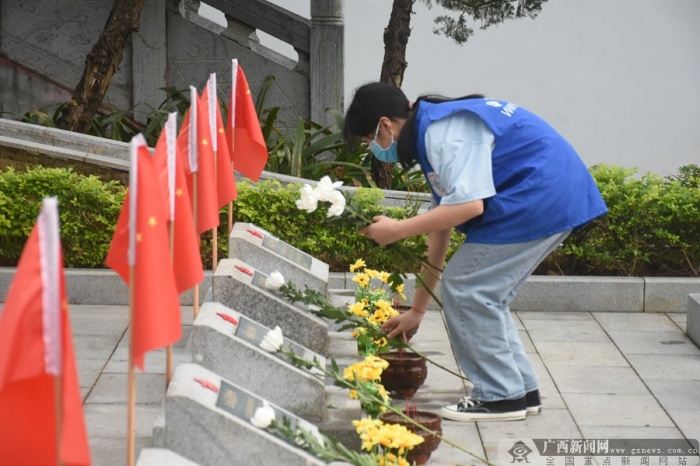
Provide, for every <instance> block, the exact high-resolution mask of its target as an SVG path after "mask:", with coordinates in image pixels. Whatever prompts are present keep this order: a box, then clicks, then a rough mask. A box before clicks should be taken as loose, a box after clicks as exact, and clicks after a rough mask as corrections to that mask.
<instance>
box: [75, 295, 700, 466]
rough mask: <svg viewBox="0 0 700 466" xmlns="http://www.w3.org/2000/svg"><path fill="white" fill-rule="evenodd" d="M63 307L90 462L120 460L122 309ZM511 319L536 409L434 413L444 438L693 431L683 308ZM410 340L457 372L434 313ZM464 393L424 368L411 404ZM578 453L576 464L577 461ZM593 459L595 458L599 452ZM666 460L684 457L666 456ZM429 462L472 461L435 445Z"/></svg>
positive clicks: (147, 433)
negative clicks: (506, 414)
mask: <svg viewBox="0 0 700 466" xmlns="http://www.w3.org/2000/svg"><path fill="white" fill-rule="evenodd" d="M70 313H71V319H72V328H73V334H74V340H75V347H76V357H77V360H78V370H79V377H80V386H81V391H82V395H83V399H84V412H85V419H86V422H87V427H88V435H89V438H90V448H91V452H92V456H93V464H94V465H96V466H112V465H123V464H124V463H125V451H126V443H125V439H126V416H127V414H126V386H127V358H128V346H127V345H128V308H127V307H125V306H99V305H71V306H70ZM182 317H183V325H184V326H183V338H182V340H181V341H180V342H179V343H178V344H177V345H175V347H174V361H175V364H177V363H178V362H181V361H190V360H191V356H190V353H189V348H188V346H187V340H188V337H189V334H190V330H191V324H192V308H191V307H188V306H185V307H183V310H182ZM514 317H516V323H517V325H518V328H519V330H520V335H521V338H522V340H523V342H524V344H525V346H526V348H527V351H528V352H529V354H530V356H531V359H532V361H533V363H534V365H535V368H536V370H537V373H538V376H539V377H540V382H541V387H542V388H541V393H542V397H543V406H544V413H543V414H542V415H540V416H531V417H528V418H527V419H526V420H525V421H515V422H513V421H510V422H493V421H492V422H478V423H458V422H454V421H449V420H443V435H444V436H445V437H446V438H448V439H450V440H452V441H454V442H455V443H457V444H459V445H461V446H463V447H466V448H467V449H469V450H470V451H472V452H473V453H475V454H476V455H478V456H480V457H482V458H487V459H488V460H489V461H491V462H493V463H494V464H499V465H500V464H510V463H512V462H513V460H514V457H513V456H512V455H511V454H509V453H508V450H510V449H511V448H512V447H513V445H514V444H515V443H516V442H518V441H520V440H522V441H524V442H526V443H527V442H528V441H531V439H543V438H546V439H550V438H551V439H583V438H587V439H699V438H700V349H698V347H697V346H695V345H694V344H693V343H692V342H691V341H690V340H689V339H688V338H687V336H686V335H685V333H684V327H685V314H684V313H669V314H660V313H653V314H652V313H639V312H634V313H630V312H622V313H614V312H564V311H561V312H533V311H520V312H516V313H514ZM413 344H414V346H415V347H416V349H417V350H418V351H421V352H424V353H425V354H426V355H428V356H429V357H431V358H434V359H435V360H436V361H438V362H440V363H441V364H445V365H447V366H449V367H452V368H453V369H456V365H455V362H454V357H453V355H452V349H451V346H450V344H449V340H448V339H447V333H446V330H445V326H444V322H443V319H442V314H441V312H440V311H429V312H428V313H427V314H426V317H425V318H424V320H423V323H422V324H421V328H420V331H419V332H418V334H417V336H416V337H415V338H414V341H413ZM164 373H165V351H164V350H159V351H155V352H152V353H149V354H148V355H147V357H146V368H145V372H143V373H137V377H136V400H137V409H136V439H137V440H136V447H137V450H140V449H142V448H144V447H148V446H150V444H151V436H152V429H153V425H154V422H155V421H156V419H157V418H158V417H159V416H161V403H162V400H163V395H164V391H165V378H164ZM464 394H465V387H464V384H463V383H462V381H461V380H460V379H458V378H457V377H455V376H454V375H451V374H449V373H447V372H445V371H443V370H441V369H439V368H437V367H435V366H431V367H429V372H428V379H427V380H426V383H425V385H424V386H423V387H422V388H421V389H420V390H419V391H418V393H417V395H416V397H415V401H416V403H417V406H418V408H419V409H423V410H438V409H439V408H440V407H441V406H442V405H444V404H449V403H454V402H455V401H456V400H457V399H458V398H460V397H461V396H464ZM137 455H138V453H137ZM616 458H617V459H616ZM528 459H529V460H530V463H532V464H538V463H537V461H538V460H541V461H544V458H543V457H539V456H535V454H531V455H530V456H529V458H528ZM555 459H556V460H558V461H561V462H560V463H557V462H552V463H551V464H552V465H553V466H554V465H558V464H561V465H564V458H563V457H561V458H555ZM578 460H579V461H580V462H579V463H575V464H581V465H583V464H584V462H583V461H584V459H583V458H578ZM633 460H634V458H633ZM594 461H598V464H606V463H602V461H604V459H602V458H597V459H594ZM612 461H613V462H611V463H607V464H612V465H614V464H626V463H620V462H619V461H620V459H619V457H613V458H612ZM614 461H618V462H617V463H615V462H614ZM630 461H632V460H630ZM638 461H641V460H638ZM651 461H652V462H650V463H648V464H658V463H657V462H654V461H657V459H652V460H651ZM668 461H669V462H668V463H667V464H670V465H675V464H683V463H679V462H678V458H677V456H672V457H670V459H669V460H668ZM692 461H693V458H691V457H688V462H686V463H685V464H688V465H690V464H696V462H692ZM429 464H431V465H457V464H459V465H467V464H479V461H477V460H475V459H474V458H472V457H470V456H469V455H468V454H466V453H464V452H462V451H461V450H459V449H457V448H455V447H452V446H450V445H448V444H447V443H445V442H443V443H442V444H441V445H440V447H439V448H438V449H437V450H436V451H435V452H434V453H433V455H432V457H431V459H430V462H429ZM541 464H546V463H541ZM547 464H550V463H547ZM567 464H568V463H567ZM572 464H573V463H572ZM590 464H595V463H593V462H592V463H590ZM627 464H630V465H632V464H644V463H641V462H637V463H633V462H630V463H627ZM662 464H663V463H662Z"/></svg>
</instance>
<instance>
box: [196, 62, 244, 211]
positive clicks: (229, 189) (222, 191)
mask: <svg viewBox="0 0 700 466" xmlns="http://www.w3.org/2000/svg"><path fill="white" fill-rule="evenodd" d="M216 95H217V94H216V73H212V74H211V75H210V76H209V81H207V86H206V87H205V88H204V91H203V92H202V105H204V106H206V108H207V109H208V110H209V125H210V129H211V138H212V142H213V146H212V147H213V149H214V155H215V158H216V188H217V199H218V205H219V207H223V206H225V205H226V204H228V203H229V202H231V201H233V200H234V199H236V197H237V196H238V191H237V189H236V180H235V179H234V177H233V170H232V169H231V151H230V150H229V144H228V141H227V139H226V132H225V130H224V121H223V119H222V118H221V107H219V100H218V99H217V97H216Z"/></svg>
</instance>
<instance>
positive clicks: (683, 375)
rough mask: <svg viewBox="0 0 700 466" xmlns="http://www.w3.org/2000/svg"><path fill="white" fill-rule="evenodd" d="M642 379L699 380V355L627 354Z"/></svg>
mask: <svg viewBox="0 0 700 466" xmlns="http://www.w3.org/2000/svg"><path fill="white" fill-rule="evenodd" d="M627 360H628V361H629V362H630V364H631V365H632V367H634V370H635V371H637V373H638V374H639V376H640V377H641V378H642V379H644V380H661V381H671V380H700V357H698V356H695V355H690V354H628V355H627Z"/></svg>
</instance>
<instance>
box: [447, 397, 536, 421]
mask: <svg viewBox="0 0 700 466" xmlns="http://www.w3.org/2000/svg"><path fill="white" fill-rule="evenodd" d="M526 414H527V404H526V403H525V397H522V398H518V399H516V400H499V401H474V400H472V399H470V398H469V397H466V398H462V400H461V401H460V402H459V403H457V404H456V405H449V406H445V407H443V408H442V409H441V410H440V415H442V417H444V418H446V419H452V420H453V421H520V420H523V419H525V415H526Z"/></svg>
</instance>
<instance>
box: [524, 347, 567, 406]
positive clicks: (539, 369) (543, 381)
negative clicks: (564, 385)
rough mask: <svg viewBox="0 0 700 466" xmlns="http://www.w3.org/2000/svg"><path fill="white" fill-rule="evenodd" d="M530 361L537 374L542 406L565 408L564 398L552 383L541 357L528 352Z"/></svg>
mask: <svg viewBox="0 0 700 466" xmlns="http://www.w3.org/2000/svg"><path fill="white" fill-rule="evenodd" d="M528 356H530V362H531V363H532V367H533V368H534V369H535V374H537V381H538V382H539V384H540V398H542V408H543V409H544V410H549V409H566V405H565V404H564V400H563V399H562V397H561V395H560V394H559V390H558V389H557V386H556V385H555V384H554V381H553V380H552V377H551V375H550V373H549V371H548V370H547V368H546V367H545V365H544V363H543V362H542V358H540V356H539V355H538V354H530V355H528Z"/></svg>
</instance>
